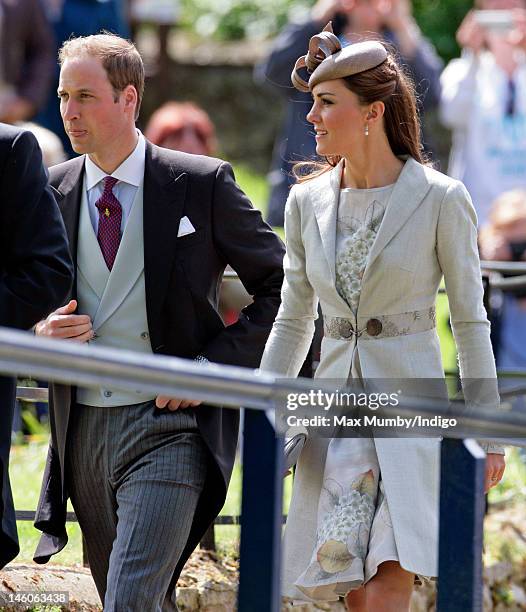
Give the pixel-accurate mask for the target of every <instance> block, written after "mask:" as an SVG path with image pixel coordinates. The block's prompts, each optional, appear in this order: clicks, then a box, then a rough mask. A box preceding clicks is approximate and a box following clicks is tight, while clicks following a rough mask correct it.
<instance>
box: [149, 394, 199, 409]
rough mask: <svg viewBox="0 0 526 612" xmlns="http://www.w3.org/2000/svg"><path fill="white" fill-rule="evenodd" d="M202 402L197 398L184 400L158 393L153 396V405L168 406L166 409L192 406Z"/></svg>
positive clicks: (158, 406)
mask: <svg viewBox="0 0 526 612" xmlns="http://www.w3.org/2000/svg"><path fill="white" fill-rule="evenodd" d="M200 404H202V402H198V401H197V400H184V399H178V398H176V397H167V396H166V395H158V396H157V397H156V398H155V405H156V406H157V408H168V410H172V411H174V410H179V408H194V407H195V406H199V405H200Z"/></svg>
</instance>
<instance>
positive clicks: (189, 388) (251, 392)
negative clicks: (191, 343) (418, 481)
mask: <svg viewBox="0 0 526 612" xmlns="http://www.w3.org/2000/svg"><path fill="white" fill-rule="evenodd" d="M0 372H3V373H6V374H10V375H30V376H33V377H34V378H37V379H40V380H55V381H59V382H63V383H70V384H74V385H80V386H88V387H99V388H100V387H103V388H104V387H105V386H108V387H111V388H119V389H134V390H137V389H140V390H141V391H143V392H151V393H154V394H162V395H168V396H174V397H181V395H183V396H184V397H188V398H189V399H196V400H201V401H205V402H206V403H209V404H213V405H220V406H228V407H231V408H238V407H239V406H245V407H248V408H253V409H257V410H266V411H273V410H274V407H275V406H276V405H278V403H280V402H284V401H285V399H286V398H287V396H288V395H289V394H290V393H302V392H309V391H311V390H312V389H314V390H321V391H324V392H327V393H332V392H334V391H335V388H334V385H333V384H328V383H326V382H323V381H322V380H320V379H317V380H311V379H283V378H279V377H276V376H274V375H272V374H269V373H266V372H257V371H256V372H254V370H250V369H248V368H239V367H234V366H224V365H219V364H212V363H207V364H201V363H195V362H192V361H191V360H187V359H180V358H177V357H168V356H165V355H150V354H143V353H136V352H132V351H124V350H119V349H111V348H106V347H105V348H101V347H95V346H88V345H85V344H77V343H75V342H64V341H63V340H51V339H48V338H39V337H35V336H33V335H31V334H28V333H27V332H20V331H15V330H11V329H6V328H0ZM383 410H384V412H385V414H386V415H387V416H389V415H390V413H392V415H393V416H395V415H398V414H400V415H401V416H412V415H414V414H426V413H427V414H432V415H435V414H443V415H447V416H448V417H453V418H457V419H458V420H459V421H464V422H465V423H467V424H472V425H474V426H476V427H477V435H478V436H482V435H484V438H485V439H486V438H487V439H488V440H489V439H493V438H499V439H500V438H503V437H513V438H516V437H526V414H510V413H506V412H501V411H499V412H498V413H496V412H490V411H483V410H478V411H477V412H476V413H475V412H474V411H473V410H470V412H469V414H466V413H463V411H462V409H461V408H460V407H459V408H455V407H452V406H450V405H447V404H446V403H445V402H443V401H440V400H433V399H427V398H426V399H422V398H415V399H413V398H409V397H408V398H404V405H403V406H402V405H398V406H396V407H395V406H385V407H384V408H383ZM440 433H441V435H443V436H445V437H459V434H458V433H457V432H455V431H451V430H445V431H441V432H440Z"/></svg>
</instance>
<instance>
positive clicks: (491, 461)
mask: <svg viewBox="0 0 526 612" xmlns="http://www.w3.org/2000/svg"><path fill="white" fill-rule="evenodd" d="M505 467H506V461H505V459H504V455H497V454H496V453H488V454H487V455H486V479H485V482H484V493H487V492H488V491H489V490H490V489H491V487H494V486H496V485H498V484H499V482H500V481H501V480H502V476H503V475H504V468H505Z"/></svg>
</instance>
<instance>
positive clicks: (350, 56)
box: [291, 22, 387, 92]
mask: <svg viewBox="0 0 526 612" xmlns="http://www.w3.org/2000/svg"><path fill="white" fill-rule="evenodd" d="M386 59H387V51H386V49H385V47H384V46H383V45H382V43H380V42H377V41H372V40H370V41H365V42H359V43H355V44H352V45H348V46H346V47H343V48H342V46H341V43H340V41H339V40H338V37H337V36H336V35H335V34H334V32H333V31H332V23H331V22H329V23H328V24H327V25H326V26H325V27H324V28H323V31H322V32H320V33H319V34H316V35H315V36H313V37H312V38H311V39H310V42H309V51H308V53H307V55H304V56H302V57H300V58H299V59H298V60H297V61H296V64H295V66H294V70H293V71H292V75H291V80H292V84H293V85H294V87H295V88H296V89H299V90H300V91H305V92H307V91H311V90H312V88H313V87H314V86H315V85H317V84H318V83H321V82H322V81H330V80H332V79H341V78H342V77H347V76H351V75H352V74H357V73H358V72H363V71H364V70H370V69H371V68H376V66H379V65H380V64H381V63H382V62H384V61H385V60H386ZM302 68H306V69H307V72H308V73H310V77H309V80H308V82H307V81H305V80H304V79H302V78H301V77H300V75H299V70H301V69H302Z"/></svg>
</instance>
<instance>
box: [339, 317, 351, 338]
mask: <svg viewBox="0 0 526 612" xmlns="http://www.w3.org/2000/svg"><path fill="white" fill-rule="evenodd" d="M352 334H353V328H352V323H351V322H350V321H347V320H346V319H342V320H341V321H340V336H341V337H342V338H350V337H351V336H352Z"/></svg>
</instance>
